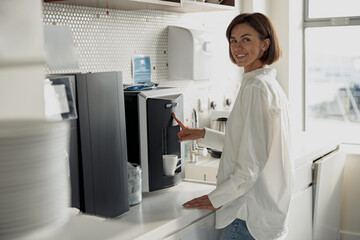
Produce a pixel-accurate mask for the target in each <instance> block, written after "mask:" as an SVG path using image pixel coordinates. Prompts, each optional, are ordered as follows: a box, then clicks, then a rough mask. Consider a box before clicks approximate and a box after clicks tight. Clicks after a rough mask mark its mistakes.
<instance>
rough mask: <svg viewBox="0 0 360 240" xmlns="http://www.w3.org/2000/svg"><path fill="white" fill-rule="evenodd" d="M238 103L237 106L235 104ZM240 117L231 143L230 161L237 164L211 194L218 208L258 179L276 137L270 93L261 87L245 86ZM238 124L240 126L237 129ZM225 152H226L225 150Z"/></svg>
mask: <svg viewBox="0 0 360 240" xmlns="http://www.w3.org/2000/svg"><path fill="white" fill-rule="evenodd" d="M234 107H235V106H234ZM234 110H235V111H237V112H236V114H233V115H235V116H236V119H233V121H236V122H237V123H235V124H232V126H231V127H232V128H231V133H230V134H231V142H229V143H228V142H227V144H230V145H231V147H230V148H227V149H226V150H228V151H229V152H226V154H227V158H230V159H226V161H233V162H234V165H235V166H234V168H233V170H232V173H231V174H230V176H229V177H228V179H227V180H226V181H225V182H223V183H222V184H220V185H218V186H217V187H216V189H215V190H214V191H213V192H211V193H210V194H209V199H210V201H211V203H212V204H213V206H214V207H215V208H218V207H220V206H223V205H225V204H227V203H229V202H231V201H233V200H234V199H236V198H238V197H240V196H242V195H243V194H245V193H246V192H247V191H248V190H249V189H250V188H251V187H252V186H253V185H254V183H255V182H256V180H257V179H258V177H259V175H260V173H261V171H262V169H263V168H264V166H265V164H266V162H267V159H268V155H269V151H270V146H271V140H272V135H273V133H272V116H271V112H270V109H269V104H268V99H267V96H266V93H265V92H263V90H262V89H261V88H259V87H255V86H251V87H248V88H247V89H244V92H243V96H242V98H241V104H239V106H237V107H236V109H233V111H234ZM235 128H236V129H235ZM223 154H224V153H223Z"/></svg>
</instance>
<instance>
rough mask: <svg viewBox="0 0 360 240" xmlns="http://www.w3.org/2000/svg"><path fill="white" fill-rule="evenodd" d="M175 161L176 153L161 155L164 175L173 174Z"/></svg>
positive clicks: (176, 159)
mask: <svg viewBox="0 0 360 240" xmlns="http://www.w3.org/2000/svg"><path fill="white" fill-rule="evenodd" d="M177 162H178V156H177V155H173V154H170V155H163V170H164V175H166V176H174V175H175V169H176V164H177Z"/></svg>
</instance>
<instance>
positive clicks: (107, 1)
mask: <svg viewBox="0 0 360 240" xmlns="http://www.w3.org/2000/svg"><path fill="white" fill-rule="evenodd" d="M44 2H57V3H64V4H71V5H78V6H89V7H97V8H110V9H121V10H141V9H154V10H162V11H170V12H181V13H191V12H211V11H226V10H235V0H225V1H223V2H222V4H214V3H206V2H200V1H190V0H44Z"/></svg>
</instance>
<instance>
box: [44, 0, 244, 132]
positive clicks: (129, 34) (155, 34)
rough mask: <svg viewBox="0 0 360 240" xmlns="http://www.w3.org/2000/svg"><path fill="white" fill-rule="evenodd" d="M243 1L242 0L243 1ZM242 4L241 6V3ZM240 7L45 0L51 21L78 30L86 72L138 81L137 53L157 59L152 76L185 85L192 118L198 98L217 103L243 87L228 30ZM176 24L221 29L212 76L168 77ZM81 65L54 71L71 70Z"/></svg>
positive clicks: (203, 119)
mask: <svg viewBox="0 0 360 240" xmlns="http://www.w3.org/2000/svg"><path fill="white" fill-rule="evenodd" d="M237 5H238V4H237ZM237 9H239V7H237ZM238 13H239V10H234V11H219V12H208V13H173V12H166V11H158V10H137V11H126V10H115V9H104V8H93V7H83V6H71V5H66V4H58V3H44V4H43V22H44V24H45V25H67V26H70V27H71V29H72V33H73V37H74V42H75V47H76V49H77V52H78V55H79V65H80V70H81V72H104V71H122V74H123V81H124V83H132V82H133V80H132V76H131V60H132V57H133V56H134V55H147V56H150V58H151V65H152V81H153V82H157V83H160V86H175V87H180V88H181V89H182V91H183V93H184V100H185V104H184V111H185V118H187V119H189V120H190V116H191V111H192V109H193V108H196V109H197V110H199V109H198V100H199V99H200V98H202V99H205V101H206V102H207V101H208V99H209V96H210V99H211V100H215V101H216V102H217V105H218V107H221V106H222V103H223V98H224V96H225V95H226V96H228V97H230V98H232V99H233V98H234V97H235V94H236V92H237V89H238V87H239V80H240V71H239V69H237V68H236V67H235V66H233V64H232V63H231V62H230V60H229V57H228V46H227V42H226V38H225V30H226V27H227V25H228V24H229V22H230V21H231V20H232V18H233V17H234V16H236V15H237V14H238ZM169 25H176V26H183V27H187V28H195V29H202V30H205V31H210V32H212V33H215V35H216V36H217V37H218V38H219V39H220V40H219V41H220V44H219V45H218V46H217V47H216V49H215V51H214V53H213V54H214V56H215V64H216V67H215V68H211V69H209V71H211V73H212V74H211V79H210V80H206V81H192V80H184V81H169V80H168V73H169V72H168V64H167V63H168V62H167V61H168V58H167V57H168V56H167V53H168V43H167V40H168V38H167V33H168V31H167V26H169ZM74 71H76V69H63V70H61V71H50V70H49V69H46V73H47V74H57V73H69V72H74ZM209 113H210V111H209V109H204V110H203V111H199V119H200V126H209V125H210V119H209V116H210V115H209Z"/></svg>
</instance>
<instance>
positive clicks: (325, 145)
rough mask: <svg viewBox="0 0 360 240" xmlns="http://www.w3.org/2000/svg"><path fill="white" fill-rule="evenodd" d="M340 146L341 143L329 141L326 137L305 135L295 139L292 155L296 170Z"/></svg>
mask: <svg viewBox="0 0 360 240" xmlns="http://www.w3.org/2000/svg"><path fill="white" fill-rule="evenodd" d="M339 145H340V142H338V141H336V140H333V139H327V138H326V136H308V135H304V136H302V137H298V138H296V139H293V142H292V154H293V159H294V164H295V166H294V167H295V169H296V168H298V167H301V166H302V165H304V164H306V163H309V162H313V161H314V160H316V159H318V158H320V157H322V156H324V155H326V154H327V153H329V152H331V151H333V150H335V149H336V148H338V147H339Z"/></svg>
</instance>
